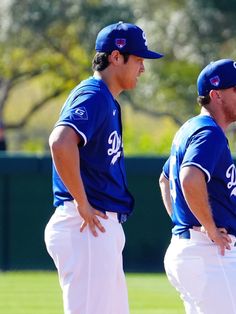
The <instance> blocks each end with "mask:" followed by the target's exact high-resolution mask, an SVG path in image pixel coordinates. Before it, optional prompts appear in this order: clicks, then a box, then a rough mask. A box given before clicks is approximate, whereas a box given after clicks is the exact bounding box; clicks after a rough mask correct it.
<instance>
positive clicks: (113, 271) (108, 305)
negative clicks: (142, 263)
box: [45, 202, 129, 314]
mask: <svg viewBox="0 0 236 314" xmlns="http://www.w3.org/2000/svg"><path fill="white" fill-rule="evenodd" d="M108 216H109V219H108V220H105V219H102V218H101V220H102V224H103V225H104V227H105V229H106V232H105V233H101V232H99V236H98V237H94V236H93V235H92V233H91V231H90V230H89V229H88V228H86V229H85V230H84V231H83V232H82V233H81V232H80V225H81V222H82V219H81V217H80V215H79V213H78V211H77V210H76V208H75V206H74V204H73V202H65V205H64V206H63V207H59V208H58V209H56V211H55V213H54V215H53V216H52V218H51V219H50V221H49V223H48V224H47V226H46V229H45V242H46V246H47V250H48V252H49V254H50V255H51V257H52V258H53V260H54V263H55V265H56V267H57V270H58V275H59V281H60V285H61V288H62V291H63V303H64V312H65V314H121V313H122V314H129V306H128V297H127V288H126V282H125V277H124V271H123V265H122V250H123V248H124V243H125V237H124V232H123V228H122V225H121V224H120V223H119V222H118V220H117V215H116V214H113V213H112V214H110V213H108Z"/></svg>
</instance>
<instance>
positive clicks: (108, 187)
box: [53, 77, 134, 219]
mask: <svg viewBox="0 0 236 314" xmlns="http://www.w3.org/2000/svg"><path fill="white" fill-rule="evenodd" d="M59 125H66V126H70V127H72V128H73V129H74V130H75V132H77V133H78V134H79V136H80V138H81V140H82V141H81V145H80V147H79V150H80V163H81V176H82V180H83V182H84V185H85V187H86V193H87V197H88V200H89V202H90V204H91V205H92V206H93V207H94V208H96V209H98V210H101V211H113V212H117V213H119V214H122V216H123V218H122V219H124V217H125V216H128V215H129V214H130V213H131V212H132V210H133V203H134V201H133V197H132V196H131V194H130V193H129V191H128V189H127V184H126V174H125V166H124V154H123V144H122V125H121V112H120V106H119V104H118V102H117V101H116V100H115V99H114V98H113V96H112V94H111V93H110V91H109V89H108V88H107V86H106V84H105V83H104V82H103V81H102V80H101V79H99V78H96V77H90V78H89V79H87V80H85V81H83V82H81V83H80V84H79V85H78V86H77V87H76V88H75V89H74V90H72V92H71V93H70V95H69V97H68V99H67V100H66V102H65V104H64V106H63V108H62V111H61V114H60V118H59V121H58V122H57V123H56V127H57V126H59ZM95 135H96V136H95ZM53 190H54V206H55V207H57V206H59V205H61V204H63V202H64V201H68V200H72V196H71V195H70V194H69V192H68V190H67V189H66V187H65V186H64V184H63V182H62V181H61V179H60V177H59V175H58V174H57V171H56V169H55V167H54V166H53Z"/></svg>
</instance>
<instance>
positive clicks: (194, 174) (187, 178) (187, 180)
mask: <svg viewBox="0 0 236 314" xmlns="http://www.w3.org/2000/svg"><path fill="white" fill-rule="evenodd" d="M180 181H181V186H182V191H183V194H184V197H185V200H186V202H187V204H188V206H189V208H190V210H191V211H192V213H193V214H194V216H195V217H196V218H197V220H198V221H199V223H200V224H201V225H202V226H204V228H205V229H206V230H207V232H209V233H210V234H212V233H215V232H216V225H215V222H214V219H213V216H212V211H211V207H210V204H209V202H208V192H207V186H206V182H205V177H204V173H203V172H202V171H201V170H200V169H198V168H196V167H184V168H183V169H181V172H180Z"/></svg>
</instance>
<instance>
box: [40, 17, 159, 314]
mask: <svg viewBox="0 0 236 314" xmlns="http://www.w3.org/2000/svg"><path fill="white" fill-rule="evenodd" d="M95 48H96V51H97V53H96V55H95V57H94V59H93V70H94V75H93V77H90V78H88V79H86V80H84V81H82V82H81V83H80V84H79V85H78V86H76V87H75V89H74V90H72V92H71V93H70V95H69V97H68V99H67V100H66V102H65V104H64V106H63V108H62V110H61V114H60V118H59V120H58V122H57V123H56V126H55V128H54V130H53V131H52V133H51V135H50V139H49V144H50V148H51V154H52V159H53V192H54V206H55V207H56V210H55V213H54V214H53V216H52V217H51V219H50V221H49V222H48V224H47V226H46V229H45V242H46V246H47V250H48V252H49V254H50V255H51V257H52V258H53V260H54V262H55V265H56V267H57V270H58V274H59V281H60V285H61V288H62V291H63V302H64V312H65V313H66V314H128V313H129V307H128V298H127V288H126V283H125V276H124V271H123V266H122V250H123V248H124V244H125V237H124V232H123V229H122V225H121V223H123V222H125V221H126V219H127V217H128V216H129V215H130V214H131V212H132V210H133V198H132V196H131V194H130V193H129V191H128V189H127V184H126V173H125V168H124V154H123V144H122V125H121V112H120V106H119V104H118V102H117V100H116V98H117V96H118V95H119V94H120V93H121V92H122V91H124V90H129V89H133V88H135V86H136V84H137V80H138V78H139V76H140V75H141V74H142V73H143V72H144V70H145V68H144V59H145V58H147V59H157V58H161V57H162V55H161V54H159V53H157V52H153V51H150V50H148V46H147V40H146V37H145V34H144V32H143V30H142V29H140V28H139V27H137V26H136V25H133V24H129V23H123V22H119V23H116V24H112V25H109V26H107V27H105V28H104V29H102V30H101V31H100V32H99V34H98V36H97V39H96V45H95Z"/></svg>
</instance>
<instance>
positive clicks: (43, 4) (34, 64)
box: [0, 0, 236, 156]
mask: <svg viewBox="0 0 236 314" xmlns="http://www.w3.org/2000/svg"><path fill="white" fill-rule="evenodd" d="M235 12H236V2H235V1H234V0H227V1H223V0H169V1H165V0H146V1H143V0H87V1H86V0H83V1H81V0H50V1H49V0H40V1H38V0H1V2H0V29H1V32H0V130H3V129H4V136H5V138H6V146H7V149H8V151H11V152H15V151H17V152H19V151H20V152H36V153H44V152H47V151H48V135H49V132H50V130H51V129H52V127H53V125H54V123H55V122H56V120H57V117H58V113H59V111H60V108H61V106H62V104H63V102H64V100H65V98H66V96H67V94H68V92H69V91H70V90H71V89H72V88H73V87H74V86H75V85H77V83H79V82H80V81H81V80H82V79H84V78H86V77H87V76H89V75H90V74H92V71H91V60H92V58H93V56H94V53H95V51H94V42H95V39H96V35H97V33H98V31H99V30H100V29H101V28H103V27H104V26H105V25H107V24H110V23H114V22H117V21H119V20H123V21H127V22H133V23H136V24H137V25H139V26H140V27H142V28H143V29H144V30H145V32H146V35H147V38H148V44H149V46H150V48H151V49H153V50H157V51H159V52H162V53H163V54H164V55H165V57H164V58H163V59H160V60H156V61H153V60H152V61H148V60H147V61H146V63H145V65H146V73H145V74H144V75H143V76H142V78H141V81H139V84H138V87H137V89H136V90H135V91H132V92H127V93H125V94H124V95H122V97H120V99H119V101H120V103H121V105H122V109H123V120H124V144H125V152H126V155H127V156H130V155H155V156H156V155H161V154H167V153H168V152H169V149H170V143H171V140H172V137H173V135H174V133H175V131H176V129H177V128H178V127H179V125H180V124H182V123H183V122H184V121H185V120H186V119H187V118H189V117H190V116H192V115H194V114H196V113H198V111H199V108H198V105H197V103H196V97H197V94H196V78H197V75H198V73H199V72H200V70H201V69H202V67H204V66H205V65H206V64H207V63H208V62H210V61H211V60H216V59H218V58H235V57H236V56H235V55H236V38H235V32H236V18H235V15H236V13H235ZM2 132H3V131H0V137H2V136H3V135H2ZM234 134H235V132H234V127H232V128H231V129H230V131H229V134H228V136H229V138H230V142H231V149H232V150H233V151H234V152H235V151H236V138H235V135H234ZM0 146H1V145H0ZM2 146H4V145H2Z"/></svg>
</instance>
